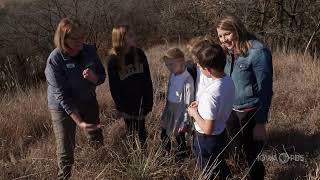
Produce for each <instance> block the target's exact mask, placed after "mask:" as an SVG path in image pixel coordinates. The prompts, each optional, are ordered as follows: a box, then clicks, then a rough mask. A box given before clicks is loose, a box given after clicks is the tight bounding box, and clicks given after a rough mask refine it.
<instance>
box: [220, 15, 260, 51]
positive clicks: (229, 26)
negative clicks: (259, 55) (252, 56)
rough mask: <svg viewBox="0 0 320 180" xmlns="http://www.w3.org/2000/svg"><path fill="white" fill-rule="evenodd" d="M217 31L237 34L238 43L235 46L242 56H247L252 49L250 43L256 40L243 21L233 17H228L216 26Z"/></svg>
mask: <svg viewBox="0 0 320 180" xmlns="http://www.w3.org/2000/svg"><path fill="white" fill-rule="evenodd" d="M216 28H217V29H222V30H225V31H231V32H233V33H234V34H235V37H236V43H235V46H236V48H237V50H238V51H239V53H240V55H243V56H245V55H246V54H247V53H248V50H249V49H250V48H251V47H252V44H251V43H250V42H249V40H251V39H256V37H255V36H254V35H253V34H251V33H249V32H248V30H247V29H246V27H245V25H244V24H243V23H242V21H241V20H240V19H239V18H237V17H235V16H232V15H228V16H226V17H224V18H222V19H221V20H220V21H219V22H218V23H217V25H216Z"/></svg>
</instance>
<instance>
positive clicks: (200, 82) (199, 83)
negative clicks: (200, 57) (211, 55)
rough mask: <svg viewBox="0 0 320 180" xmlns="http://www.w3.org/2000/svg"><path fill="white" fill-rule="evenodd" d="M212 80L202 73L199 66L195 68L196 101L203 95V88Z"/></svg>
mask: <svg viewBox="0 0 320 180" xmlns="http://www.w3.org/2000/svg"><path fill="white" fill-rule="evenodd" d="M212 81H213V80H212V78H208V77H207V76H205V75H204V74H203V73H201V70H200V68H199V66H197V80H196V86H195V87H196V101H199V97H200V95H201V94H202V93H203V91H204V90H205V88H206V87H207V86H208V85H209V84H210V83H211V82H212Z"/></svg>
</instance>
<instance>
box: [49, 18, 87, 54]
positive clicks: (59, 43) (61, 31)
mask: <svg viewBox="0 0 320 180" xmlns="http://www.w3.org/2000/svg"><path fill="white" fill-rule="evenodd" d="M74 32H80V33H82V34H84V30H83V28H82V25H81V24H80V22H79V21H78V20H74V19H70V18H63V19H61V20H60V22H59V24H58V26H57V29H56V32H55V34H54V45H55V46H56V48H59V49H61V50H62V51H64V52H67V50H68V49H69V48H68V46H67V45H66V42H65V40H66V38H68V36H70V34H72V33H74Z"/></svg>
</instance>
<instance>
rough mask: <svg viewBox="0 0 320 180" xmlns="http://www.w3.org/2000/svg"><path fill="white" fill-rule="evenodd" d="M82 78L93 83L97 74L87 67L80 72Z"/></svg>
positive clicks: (96, 79)
mask: <svg viewBox="0 0 320 180" xmlns="http://www.w3.org/2000/svg"><path fill="white" fill-rule="evenodd" d="M82 75H83V78H85V79H87V80H89V81H91V82H92V83H94V84H97V82H98V76H97V75H96V74H95V73H94V72H93V71H92V70H91V69H90V68H87V69H85V70H84V71H83V72H82Z"/></svg>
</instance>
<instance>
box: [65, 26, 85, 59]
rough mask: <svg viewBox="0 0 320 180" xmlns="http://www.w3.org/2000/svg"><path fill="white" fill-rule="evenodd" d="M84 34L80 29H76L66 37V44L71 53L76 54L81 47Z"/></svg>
mask: <svg viewBox="0 0 320 180" xmlns="http://www.w3.org/2000/svg"><path fill="white" fill-rule="evenodd" d="M83 43H84V34H83V33H82V32H81V31H76V32H73V33H71V34H69V35H68V36H67V37H66V45H67V47H69V48H70V50H71V51H72V53H73V54H77V53H78V52H80V51H81V50H82V48H83Z"/></svg>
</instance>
